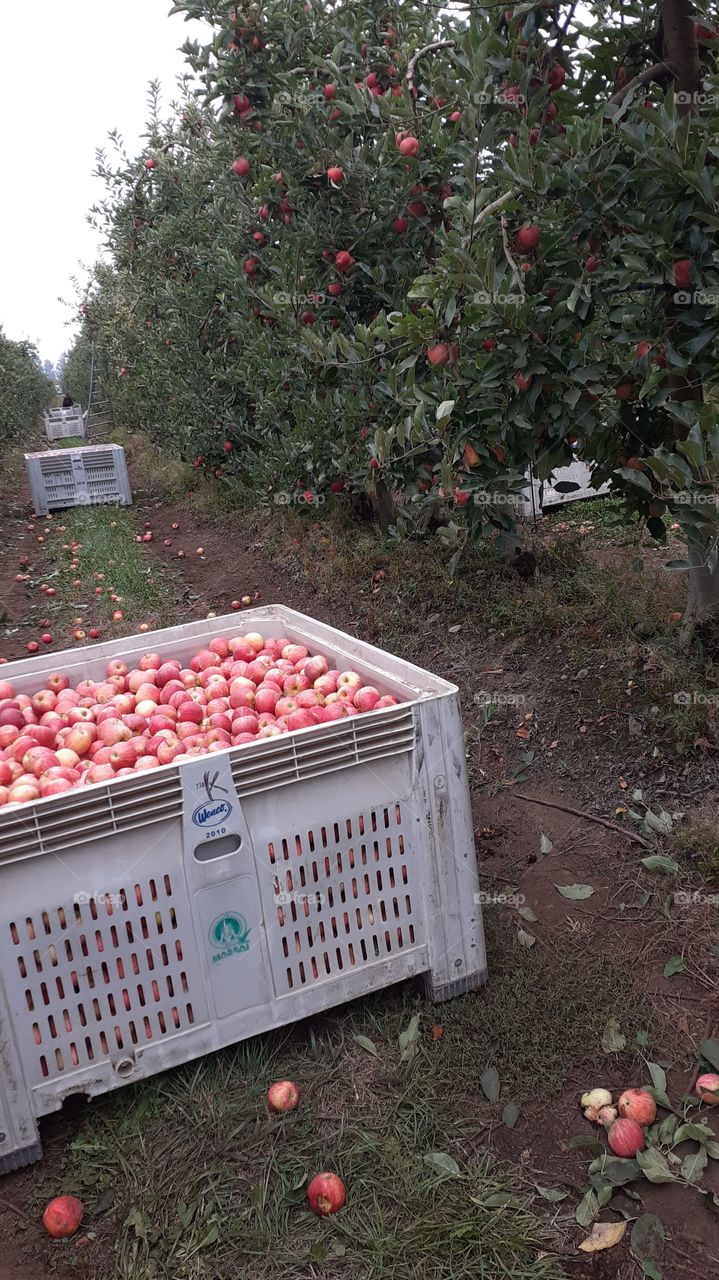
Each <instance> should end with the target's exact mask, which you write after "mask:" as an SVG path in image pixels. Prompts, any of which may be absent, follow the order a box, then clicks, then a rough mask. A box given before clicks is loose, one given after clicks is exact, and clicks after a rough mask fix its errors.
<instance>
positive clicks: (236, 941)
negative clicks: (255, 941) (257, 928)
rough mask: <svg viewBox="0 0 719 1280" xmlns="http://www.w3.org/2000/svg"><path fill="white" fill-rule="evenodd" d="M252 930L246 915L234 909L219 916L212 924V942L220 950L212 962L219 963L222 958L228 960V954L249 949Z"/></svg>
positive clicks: (233, 954)
mask: <svg viewBox="0 0 719 1280" xmlns="http://www.w3.org/2000/svg"><path fill="white" fill-rule="evenodd" d="M250 932H251V930H250V929H249V928H248V927H247V921H246V920H245V918H244V916H241V915H238V914H237V913H236V912H234V911H228V912H226V913H225V915H222V916H218V917H217V919H216V920H215V921H214V923H213V924H212V925H211V926H210V942H211V943H212V945H213V947H219V951H217V952H216V953H215V955H213V957H212V963H213V964H217V963H218V961H220V960H226V959H227V958H228V956H235V955H240V953H241V952H243V951H249V949H250Z"/></svg>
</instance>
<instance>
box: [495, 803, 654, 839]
mask: <svg viewBox="0 0 719 1280" xmlns="http://www.w3.org/2000/svg"><path fill="white" fill-rule="evenodd" d="M513 794H514V795H515V796H516V797H517V799H518V800H526V801H528V803H529V804H543V805H544V806H545V808H547V809H560V810H561V811H562V813H572V814H574V816H575V818H584V819H586V821H587V822H598V823H599V825H600V827H607V828H608V830H609V831H617V832H618V833H619V835H621V836H626V838H627V840H635V841H636V843H637V844H641V845H643V846H644V848H645V849H653V848H654V845H652V844H650V843H649V841H648V840H645V839H644V836H640V835H638V834H637V832H636V831H628V830H627V828H626V827H622V826H620V824H619V823H618V822H611V821H610V820H609V818H599V817H597V815H596V814H594V813H586V812H585V810H584V809H573V808H572V806H571V805H568V804H559V803H558V802H557V801H556V800H540V799H539V796H527V795H524V793H523V792H521V791H515V792H514V793H513Z"/></svg>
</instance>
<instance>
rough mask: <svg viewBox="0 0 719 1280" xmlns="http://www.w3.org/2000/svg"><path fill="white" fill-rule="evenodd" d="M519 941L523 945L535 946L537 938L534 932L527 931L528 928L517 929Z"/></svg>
mask: <svg viewBox="0 0 719 1280" xmlns="http://www.w3.org/2000/svg"><path fill="white" fill-rule="evenodd" d="M517 941H518V942H521V944H522V946H523V947H527V949H529V947H533V946H534V944H535V942H536V941H537V939H536V938H535V936H534V934H533V933H527V931H526V929H517Z"/></svg>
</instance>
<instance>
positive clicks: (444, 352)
mask: <svg viewBox="0 0 719 1280" xmlns="http://www.w3.org/2000/svg"><path fill="white" fill-rule="evenodd" d="M427 360H428V362H429V364H431V365H445V364H448V363H449V347H448V346H447V343H446V342H436V343H435V344H434V346H432V347H428V349H427Z"/></svg>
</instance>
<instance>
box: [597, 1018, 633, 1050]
mask: <svg viewBox="0 0 719 1280" xmlns="http://www.w3.org/2000/svg"><path fill="white" fill-rule="evenodd" d="M626 1043H627V1038H626V1036H623V1035H622V1031H621V1027H620V1026H619V1023H618V1022H617V1019H616V1018H615V1017H613V1016H612V1017H611V1018H608V1019H607V1025H606V1027H605V1028H604V1031H603V1033H602V1049H603V1050H604V1052H605V1053H621V1051H622V1049H624V1048H625V1047H626Z"/></svg>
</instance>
